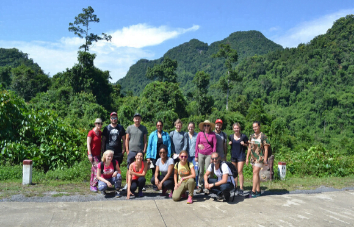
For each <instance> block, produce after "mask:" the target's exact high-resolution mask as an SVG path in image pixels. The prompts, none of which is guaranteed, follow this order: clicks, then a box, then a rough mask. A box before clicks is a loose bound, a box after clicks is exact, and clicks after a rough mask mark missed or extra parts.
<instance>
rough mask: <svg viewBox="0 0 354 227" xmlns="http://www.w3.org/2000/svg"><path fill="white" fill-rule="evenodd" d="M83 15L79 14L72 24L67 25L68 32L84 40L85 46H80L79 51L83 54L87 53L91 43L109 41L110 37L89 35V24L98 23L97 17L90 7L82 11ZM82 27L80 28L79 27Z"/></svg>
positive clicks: (103, 34)
mask: <svg viewBox="0 0 354 227" xmlns="http://www.w3.org/2000/svg"><path fill="white" fill-rule="evenodd" d="M82 11H83V13H80V14H79V15H78V16H77V17H75V21H74V23H69V31H70V32H74V33H75V35H77V36H79V37H80V38H85V44H83V45H81V46H80V47H79V49H82V48H83V49H84V50H85V52H87V51H89V48H90V46H91V45H92V42H93V41H95V42H97V41H98V40H102V39H104V40H106V41H111V39H112V36H110V35H107V34H105V33H102V36H99V35H96V34H93V33H89V30H90V27H89V26H90V23H91V22H92V23H94V22H95V23H99V22H100V19H99V18H98V17H97V15H96V14H93V12H94V10H93V8H92V7H91V6H89V7H87V8H86V9H85V8H83V9H82ZM80 25H82V27H80Z"/></svg>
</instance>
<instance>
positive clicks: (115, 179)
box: [98, 173, 122, 191]
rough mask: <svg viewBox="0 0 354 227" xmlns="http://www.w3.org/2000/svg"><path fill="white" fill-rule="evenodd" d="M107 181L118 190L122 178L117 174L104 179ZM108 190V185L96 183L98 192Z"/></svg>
mask: <svg viewBox="0 0 354 227" xmlns="http://www.w3.org/2000/svg"><path fill="white" fill-rule="evenodd" d="M106 180H108V181H109V182H110V183H111V184H112V185H114V187H115V188H120V187H121V184H122V176H121V175H120V174H119V173H118V174H117V176H115V177H112V178H109V179H106ZM107 188H108V185H107V184H106V183H105V182H103V181H100V180H99V181H98V190H99V191H106V190H107Z"/></svg>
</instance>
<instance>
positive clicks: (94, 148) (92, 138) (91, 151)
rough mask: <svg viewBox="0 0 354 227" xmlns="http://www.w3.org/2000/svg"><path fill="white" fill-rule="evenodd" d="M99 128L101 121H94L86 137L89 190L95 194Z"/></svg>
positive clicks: (99, 150) (98, 159) (99, 145)
mask: <svg viewBox="0 0 354 227" xmlns="http://www.w3.org/2000/svg"><path fill="white" fill-rule="evenodd" d="M101 128H102V120H101V118H97V119H96V120H95V127H94V128H93V129H92V130H91V131H89V133H88V135H87V157H88V160H89V161H90V162H91V179H90V190H91V191H92V192H97V183H98V180H97V164H98V163H99V162H100V160H101Z"/></svg>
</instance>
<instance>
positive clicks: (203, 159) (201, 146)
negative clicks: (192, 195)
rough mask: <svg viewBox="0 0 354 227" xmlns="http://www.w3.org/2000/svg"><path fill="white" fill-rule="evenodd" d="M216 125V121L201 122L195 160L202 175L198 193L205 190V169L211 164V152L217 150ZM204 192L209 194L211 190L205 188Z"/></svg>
mask: <svg viewBox="0 0 354 227" xmlns="http://www.w3.org/2000/svg"><path fill="white" fill-rule="evenodd" d="M214 127H215V125H214V123H211V122H210V121H209V120H205V121H204V122H201V123H200V124H199V129H200V131H201V132H199V133H198V135H197V142H196V147H195V161H196V162H198V166H199V176H200V177H199V182H198V186H199V188H198V190H197V194H199V193H202V192H203V186H204V183H203V177H202V176H204V170H205V169H207V168H208V167H209V165H210V157H211V154H212V153H214V152H216V136H215V133H214V132H213V130H214ZM204 192H205V193H206V194H208V193H209V190H208V189H205V191H204Z"/></svg>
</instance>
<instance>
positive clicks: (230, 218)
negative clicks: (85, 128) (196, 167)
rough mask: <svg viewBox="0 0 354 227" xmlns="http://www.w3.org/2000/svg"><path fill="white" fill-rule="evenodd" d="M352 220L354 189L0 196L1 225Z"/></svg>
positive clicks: (346, 222)
mask: <svg viewBox="0 0 354 227" xmlns="http://www.w3.org/2000/svg"><path fill="white" fill-rule="evenodd" d="M109 225H110V226H112V225H114V226H154V227H159V226H186V227H191V226H198V227H199V226H311V227H312V226H354V190H347V191H335V192H324V193H317V194H284V195H266V196H262V197H259V198H254V199H245V198H241V197H236V199H235V201H234V202H230V203H225V202H215V201H213V199H209V197H198V198H196V199H195V200H194V203H193V204H187V203H186V201H185V200H184V201H181V202H173V201H172V200H170V199H156V200H154V199H150V200H140V199H136V200H130V201H127V200H111V201H107V200H106V201H90V202H41V203H38V202H1V203H0V226H2V227H3V226H104V227H107V226H109Z"/></svg>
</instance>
